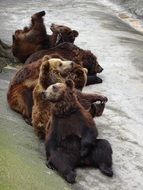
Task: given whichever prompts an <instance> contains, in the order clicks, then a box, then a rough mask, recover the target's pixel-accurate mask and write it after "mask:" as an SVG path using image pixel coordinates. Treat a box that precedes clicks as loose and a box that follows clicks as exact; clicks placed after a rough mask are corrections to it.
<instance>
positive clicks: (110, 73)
mask: <svg viewBox="0 0 143 190" xmlns="http://www.w3.org/2000/svg"><path fill="white" fill-rule="evenodd" d="M0 7H1V8H0V20H1V26H3V27H2V28H1V30H0V38H2V39H3V40H5V41H6V42H9V43H11V35H12V33H13V32H14V31H15V30H16V29H17V28H22V27H23V26H25V25H27V23H28V21H29V20H30V16H31V15H32V14H33V13H35V12H37V11H41V10H45V11H46V18H45V22H46V26H47V31H48V32H50V30H49V29H48V28H49V26H50V24H51V23H57V24H66V25H67V26H69V27H72V28H73V29H76V30H78V31H79V37H78V38H77V39H76V42H75V44H76V45H78V46H80V47H81V48H83V49H90V50H92V52H94V53H95V54H96V55H97V57H98V60H99V63H100V64H101V66H102V67H103V68H104V71H103V72H102V74H100V76H101V78H102V79H103V83H102V84H99V85H91V86H88V87H85V89H84V91H85V92H96V91H98V92H100V93H102V94H104V95H106V96H107V97H108V99H109V101H108V103H107V106H106V109H105V112H104V114H103V116H102V117H100V118H97V119H96V123H97V127H98V128H99V134H100V137H102V138H106V139H108V140H109V141H110V143H111V144H112V147H113V152H114V154H113V159H114V166H113V167H114V173H115V175H114V177H113V178H112V179H109V178H107V177H105V176H103V175H102V174H101V173H100V172H99V171H98V170H94V169H84V170H81V169H79V170H78V175H77V182H78V183H77V184H76V185H74V186H72V188H74V189H83V190H88V189H90V190H93V189H97V190H101V189H105V188H106V190H119V189H120V190H127V189H130V190H134V189H136V190H142V189H143V180H142V176H143V164H142V163H143V106H142V105H143V61H142V60H143V35H142V34H141V33H140V32H137V31H136V30H135V29H133V28H131V27H130V26H129V25H128V24H126V23H124V22H123V21H122V20H121V19H119V18H118V17H117V10H116V11H115V10H114V9H112V6H107V5H106V4H100V1H96V0H95V1H92V0H86V1H85V0H82V1H81V0H75V1H74V0H73V1H71V0H70V1H63V0H56V1H52V0H51V1H42V3H41V2H40V1H30V2H29V1H26V0H24V1H23V2H21V1H20V0H19V1H16V3H13V2H11V1H10V0H6V1H4V0H1V1H0ZM118 11H120V10H118ZM119 13H120V12H119ZM1 81H2V82H5V85H6V84H8V82H7V81H8V79H7V80H6V79H4V80H1ZM1 88H2V87H1ZM1 91H2V90H1ZM0 93H1V92H0ZM4 93H5V92H4ZM4 106H5V104H4ZM3 109H5V108H3ZM3 109H2V112H1V117H4V116H5V117H6V115H7V114H8V113H9V112H10V111H9V109H8V108H7V112H4V111H3ZM11 114H12V115H11ZM13 117H15V118H14V120H15V121H16V122H20V119H21V118H19V117H18V116H17V115H16V114H15V113H13V112H10V113H9V115H8V116H7V119H8V120H10V119H11V118H13ZM1 121H2V120H1ZM23 125H24V124H23ZM19 127H21V125H20V126H19ZM0 129H1V128H0ZM3 130H4V129H3ZM17 130H18V129H17ZM18 131H19V130H18ZM20 132H21V133H22V134H23V135H24V134H31V133H32V131H29V130H28V129H27V128H25V129H24V130H22V131H20ZM31 138H32V139H33V138H34V135H33V136H32V137H31ZM37 143H38V142H37ZM25 148H26V149H29V146H28V144H27V146H26V147H25ZM37 154H39V155H41V153H40V151H39V153H37ZM36 156H37V155H36ZM43 162H44V161H43V160H42V159H41V163H43ZM38 164H39V163H38ZM43 180H44V179H43ZM39 183H43V181H41V180H40V182H39ZM41 189H42V188H41ZM47 189H48V188H47Z"/></svg>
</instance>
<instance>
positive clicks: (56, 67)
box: [41, 55, 74, 75]
mask: <svg viewBox="0 0 143 190" xmlns="http://www.w3.org/2000/svg"><path fill="white" fill-rule="evenodd" d="M45 67H46V68H45ZM73 67H74V63H73V61H68V60H62V59H59V58H51V59H49V56H48V55H45V56H44V57H43V59H42V65H41V69H42V70H43V69H44V70H47V68H48V70H49V69H50V70H52V71H57V72H59V73H60V74H61V75H62V74H65V73H66V72H67V71H69V70H70V69H72V68H73Z"/></svg>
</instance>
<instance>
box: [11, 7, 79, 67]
mask: <svg viewBox="0 0 143 190" xmlns="http://www.w3.org/2000/svg"><path fill="white" fill-rule="evenodd" d="M43 16H45V11H41V12H38V13H35V14H34V15H32V17H31V25H30V27H25V28H24V29H23V30H16V31H15V34H14V35H13V44H12V52H13V55H14V56H15V57H17V58H18V59H19V60H20V61H21V62H23V63H24V62H25V60H26V59H27V58H28V57H29V56H30V55H31V54H33V53H34V52H37V51H39V50H42V49H49V48H52V47H55V46H56V45H58V44H60V43H62V42H70V43H74V40H75V38H76V37H77V36H78V32H77V31H76V30H72V29H71V28H69V27H67V26H62V25H55V24H52V25H51V27H50V29H51V31H52V34H51V35H49V34H47V32H46V27H45V24H44V20H43Z"/></svg>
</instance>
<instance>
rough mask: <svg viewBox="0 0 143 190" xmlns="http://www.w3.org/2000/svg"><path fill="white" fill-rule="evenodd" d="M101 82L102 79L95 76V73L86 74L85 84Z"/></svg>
mask: <svg viewBox="0 0 143 190" xmlns="http://www.w3.org/2000/svg"><path fill="white" fill-rule="evenodd" d="M99 83H102V79H101V78H99V77H97V76H96V75H88V76H87V83H86V86H88V85H91V84H99Z"/></svg>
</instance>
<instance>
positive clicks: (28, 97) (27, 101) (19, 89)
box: [7, 54, 107, 121]
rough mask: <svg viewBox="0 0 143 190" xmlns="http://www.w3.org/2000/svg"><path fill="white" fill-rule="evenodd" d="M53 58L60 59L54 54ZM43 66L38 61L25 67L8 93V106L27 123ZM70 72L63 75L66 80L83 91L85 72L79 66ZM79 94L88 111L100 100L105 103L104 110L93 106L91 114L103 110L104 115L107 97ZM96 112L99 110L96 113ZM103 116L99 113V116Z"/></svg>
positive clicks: (13, 81) (18, 73)
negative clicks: (68, 79) (67, 78)
mask: <svg viewBox="0 0 143 190" xmlns="http://www.w3.org/2000/svg"><path fill="white" fill-rule="evenodd" d="M53 56H54V57H58V56H56V55H54V54H53ZM49 58H52V57H48V56H46V59H47V60H48V59H49ZM43 59H44V58H43ZM61 59H62V58H61ZM62 60H63V59H62ZM41 64H42V60H38V61H36V62H33V63H32V64H28V65H24V66H23V68H22V69H20V70H19V71H18V72H17V73H16V75H15V76H14V78H13V79H12V80H11V82H10V85H9V89H8V93H7V100H8V104H9V106H10V108H11V109H13V110H15V111H17V112H19V113H21V114H22V116H23V117H24V119H25V120H26V121H28V120H31V113H32V106H33V97H32V92H33V89H34V87H35V86H36V84H37V82H38V77H39V72H40V66H41ZM70 72H71V73H72V75H71V74H70ZM70 72H66V73H65V74H64V73H63V75H64V76H63V77H64V78H65V77H69V78H71V79H73V81H74V82H75V87H76V88H77V89H80V90H81V89H82V88H83V86H84V85H85V83H86V75H85V70H84V69H83V68H82V67H81V66H79V65H74V67H73V69H72V70H70ZM49 77H50V76H48V78H49ZM46 80H47V79H46ZM51 80H53V79H51ZM53 81H54V80H53ZM50 84H51V83H50ZM52 84H53V83H52ZM46 87H47V86H46ZM78 94H79V99H81V101H82V102H83V103H82V105H84V104H85V108H86V109H90V107H91V104H92V103H94V102H96V100H98V98H99V100H100V101H101V102H103V104H102V105H103V106H102V108H103V109H98V107H99V108H100V107H101V106H99V105H93V107H94V108H93V109H92V110H93V111H91V114H92V115H93V116H94V115H96V113H97V112H100V110H102V111H101V114H102V112H103V110H104V105H105V102H106V101H107V98H106V97H104V96H100V95H98V94H95V95H94V94H93V95H91V94H89V95H86V94H81V93H80V92H78ZM95 110H97V111H96V113H95ZM98 110H99V111H98ZM101 114H98V113H97V115H101Z"/></svg>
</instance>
